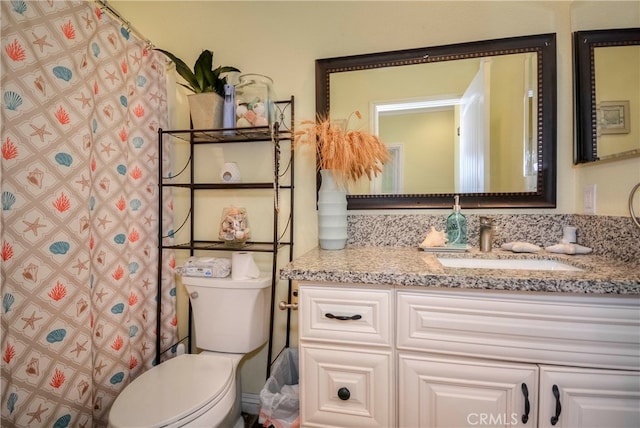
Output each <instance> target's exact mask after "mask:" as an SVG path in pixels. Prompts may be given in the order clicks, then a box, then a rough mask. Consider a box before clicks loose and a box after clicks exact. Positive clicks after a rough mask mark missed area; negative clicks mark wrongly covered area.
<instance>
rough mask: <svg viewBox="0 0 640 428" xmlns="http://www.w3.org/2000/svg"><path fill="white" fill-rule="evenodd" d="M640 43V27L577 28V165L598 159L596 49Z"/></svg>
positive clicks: (574, 39) (575, 152)
mask: <svg viewBox="0 0 640 428" xmlns="http://www.w3.org/2000/svg"><path fill="white" fill-rule="evenodd" d="M639 44H640V28H623V29H615V30H593V31H576V32H575V33H573V52H574V89H575V97H574V98H575V118H576V119H575V121H576V140H575V141H576V142H575V150H574V163H575V164H580V163H586V162H595V161H597V160H599V159H598V145H597V122H596V120H597V115H596V107H595V106H596V79H595V73H594V66H595V64H594V55H593V50H594V48H597V47H607V46H628V45H639Z"/></svg>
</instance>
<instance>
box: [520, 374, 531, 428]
mask: <svg viewBox="0 0 640 428" xmlns="http://www.w3.org/2000/svg"><path fill="white" fill-rule="evenodd" d="M522 395H524V415H522V423H523V424H526V423H527V422H528V421H529V412H530V411H531V404H529V388H527V384H526V383H523V384H522Z"/></svg>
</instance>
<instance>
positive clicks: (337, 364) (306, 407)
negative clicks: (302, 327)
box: [300, 344, 395, 428]
mask: <svg viewBox="0 0 640 428" xmlns="http://www.w3.org/2000/svg"><path fill="white" fill-rule="evenodd" d="M300 370H301V373H304V378H303V379H301V382H300V411H301V413H300V419H301V426H305V427H323V428H324V427H391V426H394V423H393V422H394V415H395V411H394V409H395V403H394V394H390V391H392V390H393V383H392V382H393V356H392V351H391V350H390V349H389V350H386V351H385V350H375V349H373V350H372V349H367V350H363V349H361V348H351V347H346V346H345V347H340V346H326V345H320V344H318V345H315V344H304V345H303V346H301V347H300Z"/></svg>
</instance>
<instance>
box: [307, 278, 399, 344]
mask: <svg viewBox="0 0 640 428" xmlns="http://www.w3.org/2000/svg"><path fill="white" fill-rule="evenodd" d="M298 292H299V309H298V316H299V325H300V339H301V340H323V341H332V342H343V343H360V344H368V345H385V346H389V345H391V332H392V328H391V325H392V318H391V317H392V314H393V292H392V290H391V289H371V288H368V289H366V290H363V289H357V288H355V287H351V288H347V287H325V286H313V285H306V284H300V287H299V291H298Z"/></svg>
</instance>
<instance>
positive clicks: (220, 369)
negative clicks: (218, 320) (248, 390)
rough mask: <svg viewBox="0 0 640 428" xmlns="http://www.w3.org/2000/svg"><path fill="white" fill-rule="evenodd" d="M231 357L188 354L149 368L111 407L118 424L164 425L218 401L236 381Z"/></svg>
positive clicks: (111, 421)
mask: <svg viewBox="0 0 640 428" xmlns="http://www.w3.org/2000/svg"><path fill="white" fill-rule="evenodd" d="M233 375H234V368H233V363H232V361H231V359H229V358H226V357H224V356H212V355H207V356H201V355H197V354H185V355H180V356H178V357H176V358H172V359H171V360H168V361H166V362H164V363H162V364H160V365H158V366H156V367H154V368H153V369H151V370H148V371H146V372H145V373H143V374H142V375H140V376H139V377H138V378H136V379H135V380H134V381H133V382H131V384H129V385H128V386H127V387H126V388H125V389H124V390H123V391H122V392H121V393H120V395H119V396H118V397H117V399H116V401H115V402H114V403H113V406H112V407H111V412H110V414H109V423H110V424H111V425H112V426H114V427H150V428H151V427H161V426H164V425H169V424H172V423H175V422H176V421H178V420H180V419H183V418H187V419H186V420H185V423H186V422H188V420H189V419H190V418H188V417H189V415H192V414H193V413H195V412H197V411H198V410H199V409H201V408H202V407H204V406H206V405H207V404H209V403H211V402H212V401H218V400H219V398H221V397H222V396H224V393H225V392H226V391H227V390H228V389H229V386H230V385H231V383H232V382H233V378H234V376H233Z"/></svg>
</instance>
